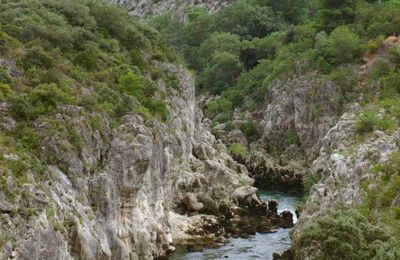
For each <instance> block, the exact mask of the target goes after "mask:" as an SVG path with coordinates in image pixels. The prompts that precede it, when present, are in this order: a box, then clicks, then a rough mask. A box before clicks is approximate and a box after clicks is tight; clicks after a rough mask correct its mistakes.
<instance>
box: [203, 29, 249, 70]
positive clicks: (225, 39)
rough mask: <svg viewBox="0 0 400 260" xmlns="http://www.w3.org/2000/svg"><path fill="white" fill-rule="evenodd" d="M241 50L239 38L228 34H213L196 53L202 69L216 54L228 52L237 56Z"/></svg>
mask: <svg viewBox="0 0 400 260" xmlns="http://www.w3.org/2000/svg"><path fill="white" fill-rule="evenodd" d="M240 50H241V42H240V38H239V36H237V35H234V34H230V33H224V32H223V33H213V34H212V35H210V37H209V38H208V39H207V40H206V41H204V42H203V43H202V44H201V46H200V48H199V51H198V55H197V56H198V60H199V64H200V66H201V67H202V68H205V67H206V66H207V63H209V62H210V60H211V59H212V57H213V55H214V54H215V53H216V52H228V53H231V54H233V55H236V56H238V55H239V54H240Z"/></svg>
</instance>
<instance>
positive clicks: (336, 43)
mask: <svg viewBox="0 0 400 260" xmlns="http://www.w3.org/2000/svg"><path fill="white" fill-rule="evenodd" d="M363 50H364V47H363V44H362V42H361V40H360V37H359V36H358V35H357V34H355V33H353V32H351V31H350V29H349V28H348V27H347V26H340V27H338V28H336V29H335V30H334V31H333V32H332V33H331V35H330V36H329V39H328V42H327V45H326V47H325V49H324V53H325V56H326V57H327V58H328V60H329V61H330V62H331V63H332V64H342V63H351V62H354V61H358V59H359V58H360V57H361V54H362V53H363Z"/></svg>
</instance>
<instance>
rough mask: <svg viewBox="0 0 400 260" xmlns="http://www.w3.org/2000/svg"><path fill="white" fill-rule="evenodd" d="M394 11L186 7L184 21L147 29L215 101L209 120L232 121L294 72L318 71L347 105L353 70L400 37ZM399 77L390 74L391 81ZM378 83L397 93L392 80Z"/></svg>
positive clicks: (353, 6)
mask: <svg viewBox="0 0 400 260" xmlns="http://www.w3.org/2000/svg"><path fill="white" fill-rule="evenodd" d="M398 6H399V4H398V1H396V0H394V1H362V0H359V1H330V0H326V1H325V0H323V1H291V0H285V1H257V0H239V1H236V2H235V3H234V4H232V5H230V6H229V7H227V8H224V9H222V10H221V11H220V12H217V13H216V14H209V13H207V12H206V10H203V9H201V8H197V7H196V8H189V9H188V10H187V15H188V18H189V21H188V22H181V21H180V20H179V19H178V18H177V17H176V16H174V15H173V14H172V13H167V14H164V15H161V16H157V17H155V18H153V19H152V23H153V25H154V26H155V27H156V28H157V29H158V30H159V31H160V32H161V33H162V35H163V38H164V39H165V40H166V41H167V42H168V43H169V44H171V45H172V46H175V47H176V48H177V50H178V51H179V52H180V53H181V54H182V55H183V56H184V57H185V59H186V61H187V63H188V65H189V67H190V68H191V69H193V70H195V71H196V73H197V74H198V91H199V92H200V93H210V94H217V95H220V98H219V99H218V101H215V102H218V103H219V104H218V105H216V104H213V105H212V106H211V107H210V109H209V110H208V111H207V115H208V116H209V117H211V118H212V119H214V121H216V122H229V120H230V119H231V117H232V115H233V110H234V109H235V108H237V107H241V108H244V109H245V110H247V111H251V110H252V109H254V108H255V107H257V104H263V103H264V98H265V96H266V93H267V90H268V88H269V86H270V84H271V83H272V82H273V81H274V80H276V79H285V78H289V77H291V76H293V75H294V73H295V71H302V73H303V74H307V73H309V72H312V71H319V76H320V77H321V78H324V79H330V80H333V81H334V82H335V83H336V84H337V85H339V86H340V88H341V89H342V92H343V93H342V95H343V99H344V100H346V101H348V100H349V99H351V97H352V96H353V95H352V91H353V88H354V85H355V84H353V83H354V81H356V76H355V75H352V74H351V71H353V68H354V67H357V66H358V65H359V64H360V63H361V61H362V59H361V58H362V56H363V55H365V54H367V53H373V52H374V51H376V50H377V48H379V46H380V44H381V42H382V40H383V39H384V38H386V37H388V36H391V35H398V34H399V33H400V20H399V17H400V8H399V7H398ZM398 75H399V74H398V69H395V70H394V71H393V70H392V75H390V76H391V78H390V79H391V82H395V81H394V80H395V79H396V77H397V78H398ZM343 79H346V80H343ZM383 84H385V85H387V86H388V87H392V88H393V89H395V88H396V87H394V86H390V84H391V83H390V82H389V79H388V80H387V81H385V82H383ZM392 85H393V84H392ZM396 93H397V92H396Z"/></svg>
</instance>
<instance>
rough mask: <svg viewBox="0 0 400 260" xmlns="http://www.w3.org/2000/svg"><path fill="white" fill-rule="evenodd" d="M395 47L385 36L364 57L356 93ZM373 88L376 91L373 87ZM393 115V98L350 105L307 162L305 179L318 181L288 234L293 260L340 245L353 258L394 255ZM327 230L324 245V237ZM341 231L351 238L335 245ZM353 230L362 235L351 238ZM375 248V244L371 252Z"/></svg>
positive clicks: (395, 130) (396, 200)
mask: <svg viewBox="0 0 400 260" xmlns="http://www.w3.org/2000/svg"><path fill="white" fill-rule="evenodd" d="M397 46H400V39H399V38H397V37H390V38H388V39H386V40H385V41H384V42H383V44H382V47H381V48H380V49H379V50H378V51H377V54H376V55H372V56H371V57H368V58H366V61H367V62H366V64H365V65H364V66H363V67H362V69H361V70H360V73H359V77H360V81H359V84H358V87H357V88H358V89H361V88H364V87H366V85H369V84H371V82H368V81H367V80H366V79H368V77H369V75H371V73H373V72H374V70H375V69H376V67H377V66H379V65H378V64H379V63H380V62H390V60H391V58H390V54H389V50H390V49H391V48H393V47H397ZM372 84H376V82H372ZM370 87H371V86H370ZM375 90H376V91H382V89H379V87H378V89H375ZM396 111H398V99H396V98H394V99H386V100H383V101H380V102H376V103H370V104H368V105H366V106H363V107H362V106H360V105H359V104H358V103H355V104H352V105H351V106H349V107H348V109H347V110H346V113H344V114H343V115H342V116H341V117H340V119H339V120H338V122H337V124H336V125H335V126H334V127H332V128H331V129H330V130H329V131H328V133H327V134H326V135H325V136H324V138H323V139H322V140H321V143H322V146H321V150H320V152H319V156H318V157H317V158H316V160H315V161H314V162H313V163H312V164H311V167H310V176H309V178H313V179H315V180H319V181H318V183H317V184H315V185H314V186H313V187H312V189H311V191H310V197H309V198H308V199H307V202H306V204H305V205H304V206H303V207H302V209H301V213H300V216H301V217H300V219H299V223H298V225H297V226H296V228H295V232H294V234H293V239H294V248H295V249H296V250H295V253H296V257H297V258H299V259H304V258H306V257H311V258H326V257H328V256H327V254H335V255H340V254H343V253H344V251H343V248H345V247H346V246H351V247H353V248H354V251H353V252H352V253H354V255H352V257H353V258H357V257H361V258H362V259H364V258H374V259H398V258H399V257H400V251H399V242H398V240H396V238H397V239H398V231H399V226H398V219H399V215H398V209H399V205H400V204H399V192H400V190H399V186H398V181H399V175H398V167H399V164H398V162H399V161H398V160H399V128H398V126H397V125H396V122H397V120H398V114H397V112H396ZM360 212H361V213H362V215H361V214H360ZM335 218H336V220H334V219H335ZM335 221H336V222H335ZM329 222H331V224H329ZM324 223H325V224H324ZM324 225H326V226H324ZM372 225H376V226H375V227H373V226H372ZM385 226H386V227H385ZM322 227H323V228H322ZM387 227H389V228H390V229H391V231H388V230H387ZM321 228H322V229H321ZM345 230H346V231H345ZM329 232H330V233H331V238H330V242H328V241H325V240H326V239H327V238H324V234H327V233H329ZM343 232H345V233H347V234H349V235H350V234H351V235H350V237H351V238H349V239H347V240H346V241H342V242H340V245H339V244H337V241H338V240H337V239H342V236H343V235H344V233H343ZM357 232H364V233H362V234H361V235H358V237H357V235H355V234H356V233H357ZM392 232H393V233H392ZM333 233H334V234H333ZM330 243H331V244H330ZM335 243H336V246H337V248H335V246H334V245H335ZM378 244H379V245H380V246H376V248H374V245H378ZM361 252H363V253H361ZM362 254H365V255H362ZM350 255H351V254H350V253H348V255H346V257H350Z"/></svg>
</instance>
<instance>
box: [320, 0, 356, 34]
mask: <svg viewBox="0 0 400 260" xmlns="http://www.w3.org/2000/svg"><path fill="white" fill-rule="evenodd" d="M357 3H358V0H321V6H320V9H319V11H318V18H317V27H318V29H320V30H324V31H326V32H328V33H329V32H332V31H333V30H334V29H335V28H336V27H338V26H340V25H345V24H349V23H352V22H353V21H354V19H355V11H356V6H357Z"/></svg>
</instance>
